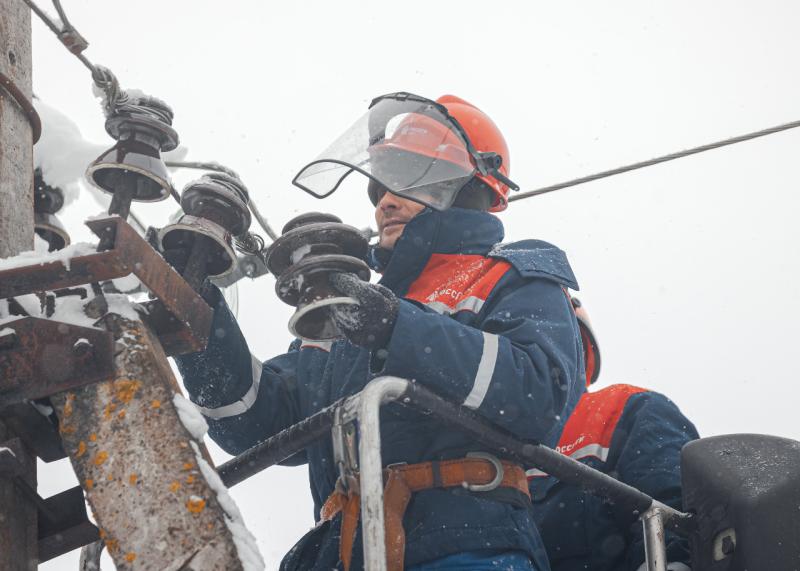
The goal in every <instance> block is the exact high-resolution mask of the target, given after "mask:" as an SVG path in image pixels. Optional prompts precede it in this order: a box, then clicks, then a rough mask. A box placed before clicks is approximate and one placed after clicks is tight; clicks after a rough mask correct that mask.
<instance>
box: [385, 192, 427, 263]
mask: <svg viewBox="0 0 800 571" xmlns="http://www.w3.org/2000/svg"><path fill="white" fill-rule="evenodd" d="M424 209H425V206H423V205H422V204H420V203H419V202H414V201H413V200H408V199H407V198H400V197H399V196H397V195H395V194H392V193H391V192H384V193H383V196H382V197H381V199H380V200H379V201H378V205H377V206H376V207H375V222H377V223H378V245H379V246H380V247H381V248H384V249H386V250H392V249H393V248H394V245H395V243H396V242H397V239H398V238H399V237H400V235H401V234H402V233H403V229H404V228H405V227H406V224H407V223H408V222H409V221H410V220H411V219H412V218H414V216H416V215H417V214H419V213H420V212H422V211H423V210H424Z"/></svg>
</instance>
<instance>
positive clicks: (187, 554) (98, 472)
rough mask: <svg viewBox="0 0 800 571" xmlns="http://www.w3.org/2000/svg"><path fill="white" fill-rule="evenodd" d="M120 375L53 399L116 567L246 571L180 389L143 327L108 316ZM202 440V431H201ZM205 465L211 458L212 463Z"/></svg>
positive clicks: (105, 320) (66, 445) (67, 445)
mask: <svg viewBox="0 0 800 571" xmlns="http://www.w3.org/2000/svg"><path fill="white" fill-rule="evenodd" d="M100 324H101V325H102V326H104V327H106V328H107V329H109V330H110V331H112V332H113V333H114V337H115V339H116V340H117V344H118V353H117V354H116V355H115V358H114V365H115V369H116V374H115V376H114V378H113V379H111V380H109V381H106V382H101V383H97V384H94V385H89V386H86V387H82V388H79V389H76V390H72V391H67V392H64V393H60V394H58V395H55V396H54V397H52V399H51V400H52V403H53V407H54V408H55V410H56V414H57V415H58V418H59V421H60V431H61V437H62V440H63V443H64V449H65V450H66V451H67V453H68V454H69V456H70V460H71V461H72V466H73V468H74V469H75V473H76V474H77V476H78V480H79V481H80V483H81V485H82V487H83V489H84V491H85V493H86V497H87V500H88V502H89V504H90V506H91V507H92V511H93V512H94V517H95V520H96V521H97V523H98V527H99V528H100V529H101V532H100V533H101V538H102V540H103V541H104V543H105V545H106V548H107V549H108V552H109V554H110V555H111V557H112V559H113V560H114V564H115V565H116V567H117V569H120V570H130V569H137V570H138V569H153V570H156V569H158V570H164V569H174V570H177V569H183V568H184V567H183V566H184V565H185V564H186V563H188V562H189V561H191V568H192V569H194V570H196V571H205V570H209V571H211V570H220V571H223V570H224V571H228V570H232V571H237V570H241V571H245V569H247V570H248V571H249V569H251V568H252V567H249V566H248V567H245V566H244V565H243V563H242V560H240V557H239V551H238V550H237V543H238V542H239V540H238V538H236V537H234V534H233V532H232V531H231V529H230V528H229V525H230V524H229V520H230V519H231V516H229V515H227V514H226V510H225V508H226V506H225V505H223V501H225V499H224V498H218V491H216V490H215V489H214V487H213V486H212V485H210V482H209V481H208V478H207V476H206V475H204V473H203V467H201V466H200V460H201V459H203V458H202V454H200V455H198V454H196V452H195V450H198V451H199V450H201V449H204V447H203V446H202V444H198V443H197V442H196V441H195V438H196V436H193V434H192V433H191V432H190V431H189V430H188V429H187V428H186V427H185V426H184V424H183V423H182V422H181V419H180V416H179V410H178V406H181V405H177V406H176V404H175V395H176V394H179V392H180V388H179V386H178V383H177V381H176V380H175V377H174V375H173V373H172V370H171V369H170V366H169V363H168V361H167V358H166V356H165V355H164V352H163V350H162V349H161V346H160V344H159V343H158V340H157V339H156V338H155V337H154V336H153V335H152V334H151V333H150V331H149V330H148V329H147V327H146V326H145V325H144V324H143V323H142V322H140V321H132V320H129V319H126V318H124V317H121V316H119V315H116V314H108V315H106V316H105V317H104V318H103V319H102V320H101V321H100ZM192 428H193V431H194V433H195V435H197V434H199V431H198V430H197V429H196V427H195V426H194V425H192ZM204 462H205V460H204Z"/></svg>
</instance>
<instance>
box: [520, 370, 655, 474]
mask: <svg viewBox="0 0 800 571" xmlns="http://www.w3.org/2000/svg"><path fill="white" fill-rule="evenodd" d="M644 392H647V389H643V388H640V387H634V386H632V385H611V386H610V387H607V388H605V389H601V390H599V391H596V392H593V393H584V394H583V396H582V397H581V400H579V401H578V406H577V407H575V410H574V411H573V413H572V415H571V416H570V417H569V419H568V420H567V424H566V426H565V427H564V431H563V432H562V433H561V438H560V439H559V440H558V446H556V450H557V451H558V452H561V453H562V454H566V455H567V456H570V457H571V458H573V459H575V460H580V459H581V458H586V457H588V456H594V457H596V458H599V459H600V460H602V461H603V462H605V460H606V458H608V449H609V446H611V438H612V437H613V436H614V430H616V428H617V423H618V422H619V419H620V417H621V416H622V412H623V411H624V410H625V405H626V404H627V403H628V399H629V398H630V397H632V396H633V395H635V394H638V393H644ZM546 475H547V474H545V473H544V472H542V471H541V470H528V478H531V477H535V476H546Z"/></svg>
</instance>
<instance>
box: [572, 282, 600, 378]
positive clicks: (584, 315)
mask: <svg viewBox="0 0 800 571" xmlns="http://www.w3.org/2000/svg"><path fill="white" fill-rule="evenodd" d="M570 301H572V307H573V308H574V309H575V317H577V318H578V328H579V329H580V331H581V342H582V343H583V357H584V361H585V363H586V386H587V387H588V386H589V385H591V384H592V383H594V382H595V381H596V380H597V378H598V377H599V376H600V346H599V345H598V344H597V337H595V335H594V331H593V330H592V323H591V321H589V313H588V312H587V311H586V308H585V307H583V304H582V303H581V300H579V299H578V298H577V297H570Z"/></svg>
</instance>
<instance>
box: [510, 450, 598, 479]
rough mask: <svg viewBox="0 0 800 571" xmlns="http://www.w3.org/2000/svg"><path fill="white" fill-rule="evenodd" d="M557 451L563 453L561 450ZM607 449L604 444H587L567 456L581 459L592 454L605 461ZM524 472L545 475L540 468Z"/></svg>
mask: <svg viewBox="0 0 800 571" xmlns="http://www.w3.org/2000/svg"><path fill="white" fill-rule="evenodd" d="M556 450H558V449H556ZM558 451H559V452H561V453H562V454H563V451H562V450H558ZM608 451H609V448H606V447H605V446H602V445H600V444H587V445H586V446H584V447H582V448H578V449H577V450H575V451H574V452H570V453H569V454H567V456H569V457H570V458H572V459H573V460H581V459H583V458H588V457H589V456H594V457H595V458H599V459H600V460H601V461H603V462H605V461H606V460H608ZM525 474H526V475H527V476H528V478H538V477H541V476H547V474H546V473H545V472H542V471H541V470H537V469H535V468H533V469H530V470H528V471H526V472H525Z"/></svg>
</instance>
